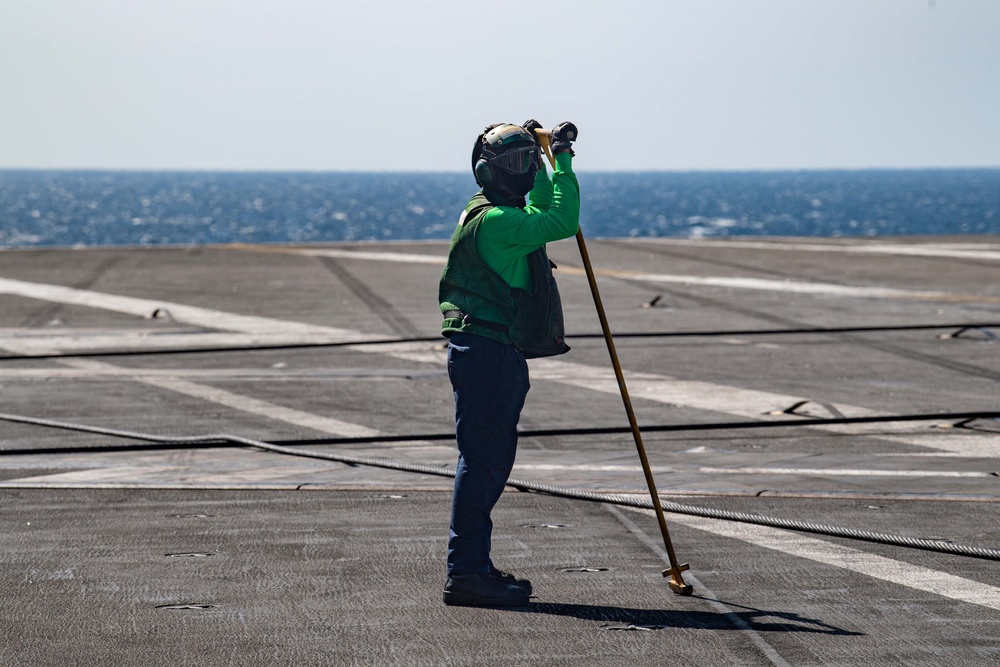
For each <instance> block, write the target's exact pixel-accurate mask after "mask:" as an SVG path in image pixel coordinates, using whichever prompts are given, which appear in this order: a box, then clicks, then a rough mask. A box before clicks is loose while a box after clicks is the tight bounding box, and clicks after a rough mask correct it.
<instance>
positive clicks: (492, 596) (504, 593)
mask: <svg viewBox="0 0 1000 667" xmlns="http://www.w3.org/2000/svg"><path fill="white" fill-rule="evenodd" d="M528 596H529V593H528V591H526V590H525V589H524V588H521V587H520V586H514V585H513V584H510V583H508V582H507V581H505V580H504V579H503V578H501V577H499V576H497V575H495V574H493V573H492V572H487V573H484V574H456V575H452V576H450V577H448V581H447V583H445V585H444V603H445V604H447V605H457V606H461V607H523V606H524V605H526V604H528Z"/></svg>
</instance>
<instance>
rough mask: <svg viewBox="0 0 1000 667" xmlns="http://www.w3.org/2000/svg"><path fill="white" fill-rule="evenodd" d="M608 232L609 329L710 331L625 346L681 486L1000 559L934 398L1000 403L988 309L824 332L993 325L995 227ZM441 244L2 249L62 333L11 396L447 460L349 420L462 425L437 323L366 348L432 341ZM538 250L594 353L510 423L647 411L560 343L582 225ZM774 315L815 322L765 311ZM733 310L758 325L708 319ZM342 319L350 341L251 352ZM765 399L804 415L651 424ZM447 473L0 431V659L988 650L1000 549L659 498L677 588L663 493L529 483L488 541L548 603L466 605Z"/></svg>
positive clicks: (294, 340)
mask: <svg viewBox="0 0 1000 667" xmlns="http://www.w3.org/2000/svg"><path fill="white" fill-rule="evenodd" d="M590 245H591V255H592V258H593V260H594V264H595V267H596V268H597V269H598V272H599V276H600V277H599V280H600V284H601V289H602V295H603V297H604V302H605V305H606V306H607V308H608V311H609V316H610V319H611V322H612V327H613V329H614V330H615V331H616V332H620V333H623V334H624V333H636V332H651V333H656V332H659V333H677V332H688V333H690V334H692V335H690V336H685V337H669V336H659V337H648V338H628V337H625V336H622V337H620V338H619V339H618V340H617V343H618V348H619V353H620V356H621V359H622V365H623V366H624V368H625V371H626V379H627V380H628V382H629V389H630V392H631V394H632V401H633V404H634V405H635V408H636V413H637V415H638V418H639V422H640V424H642V425H644V426H645V427H647V429H648V430H647V432H646V433H645V436H644V439H645V442H646V446H647V449H648V451H649V458H650V462H651V464H652V466H653V469H654V472H655V475H656V479H657V483H658V486H659V488H660V490H661V492H662V493H663V494H664V495H665V496H673V497H672V498H671V499H673V500H677V501H679V502H684V503H687V504H692V505H700V506H704V507H712V508H718V509H727V510H733V511H741V512H755V513H759V514H765V515H769V516H774V517H780V518H786V519H796V520H803V521H812V522H816V523H823V524H828V525H835V526H846V527H853V528H859V529H866V530H871V531H877V532H883V533H891V534H896V535H901V536H904V537H917V538H928V539H939V540H951V541H953V542H955V543H960V544H970V545H976V546H981V547H987V548H993V549H996V548H1000V529H998V528H997V526H998V521H997V519H998V517H997V502H996V501H997V499H998V498H1000V493H998V485H1000V481H998V480H1000V477H998V476H997V473H998V472H1000V427H998V425H997V422H996V421H994V420H992V419H978V420H975V421H972V422H970V423H968V424H964V425H958V427H956V425H957V421H958V420H955V419H947V418H946V415H947V413H960V412H980V411H991V410H996V409H997V406H998V404H997V401H996V399H997V397H998V396H1000V354H998V352H1000V342H998V341H997V339H996V335H1000V328H990V327H984V328H982V329H976V328H973V329H971V330H969V331H965V332H962V333H961V335H959V336H957V337H949V336H948V335H947V334H952V333H955V330H954V329H947V328H943V329H921V330H894V331H890V330H882V331H853V332H852V331H845V332H826V333H809V332H808V331H806V330H808V329H811V328H816V327H826V328H830V327H870V326H883V327H899V326H908V325H928V324H945V323H963V322H964V323H993V324H996V323H998V322H1000V281H997V280H996V278H995V276H996V270H997V267H998V266H1000V259H998V257H1000V255H997V253H998V251H1000V241H998V240H997V239H996V238H994V237H981V238H970V237H962V238H909V239H880V240H871V241H862V240H829V239H825V240H822V241H812V240H805V239H788V240H775V239H767V240H764V241H739V240H731V241H730V240H717V241H711V240H706V241H667V240H656V239H646V240H634V241H595V242H591V244H590ZM444 253H445V247H444V246H443V245H441V244H429V243H413V244H405V243H399V244H395V243H394V244H355V245H349V244H344V245H336V246H309V247H294V246H282V247H268V246H260V247H206V248H191V249H185V248H159V249H147V250H140V249H115V248H104V249H91V250H72V251H70V250H44V251H3V252H0V354H4V355H6V356H18V355H39V354H41V355H50V356H49V357H46V358H38V359H31V358H27V357H22V358H14V359H11V358H8V359H4V360H0V413H6V414H14V415H25V416H30V417H36V418H42V419H49V420H56V421H60V422H67V423H71V424H80V425H87V426H97V427H103V428H108V429H117V430H124V431H134V432H139V433H146V434H151V435H155V436H192V435H203V434H218V433H225V434H233V435H237V436H242V437H246V438H252V439H258V440H269V441H288V440H300V441H309V440H331V441H332V442H331V443H330V444H313V445H308V444H303V445H299V446H300V447H301V448H303V449H307V450H311V451H316V452H325V453H340V454H347V455H353V456H374V457H382V458H388V459H392V460H396V461H400V462H403V463H420V464H430V465H435V466H440V467H441V468H445V467H448V466H451V465H453V464H454V457H455V452H454V445H453V442H451V441H450V439H449V438H448V437H444V438H443V439H439V438H431V439H424V440H421V439H414V440H406V441H401V442H367V443H349V442H344V443H339V444H337V441H338V439H340V438H345V437H348V438H349V437H358V436H369V437H371V436H378V435H380V434H381V435H410V434H428V435H443V436H447V434H448V433H449V432H450V431H451V429H452V418H453V406H452V398H451V393H450V386H449V384H448V379H447V374H446V372H445V368H444V354H445V352H444V349H443V348H442V345H441V342H442V341H441V340H430V341H422V340H417V341H412V342H397V343H392V342H389V343H380V344H368V343H374V342H377V341H378V340H387V339H390V340H396V339H414V338H415V339H420V338H434V337H436V336H437V326H438V323H439V318H438V316H437V314H436V312H437V311H436V304H435V302H434V300H435V295H436V280H437V278H438V276H439V274H440V270H441V264H440V262H441V258H443V256H444ZM550 255H551V256H552V257H553V259H554V260H555V261H556V262H557V263H558V264H559V266H560V268H559V270H558V271H557V275H558V276H559V281H560V288H561V291H562V293H563V300H564V302H565V310H566V314H567V328H568V330H569V332H570V344H571V346H572V347H573V350H572V351H571V352H570V353H569V354H568V355H565V356H563V357H559V358H555V359H550V360H536V361H532V362H531V373H532V390H531V392H530V394H529V398H528V404H527V406H526V408H525V411H524V414H523V416H522V422H521V428H522V429H523V430H525V431H532V430H538V429H550V428H557V429H574V428H601V427H622V426H625V425H626V424H625V418H624V413H623V410H622V406H621V399H620V397H619V396H618V394H617V385H616V384H615V382H614V378H613V375H612V373H611V369H610V364H609V362H608V357H607V352H606V350H605V349H604V343H603V341H602V340H600V339H599V338H582V337H579V336H577V337H575V338H574V337H573V335H572V334H574V333H576V334H579V333H596V332H598V331H599V325H598V323H597V319H596V316H595V315H594V309H593V304H592V302H591V300H590V295H589V290H588V288H587V283H586V280H585V278H584V277H583V275H582V271H581V270H580V263H579V255H578V254H577V253H576V248H575V244H572V243H571V242H570V243H566V242H561V243H558V244H553V245H552V246H550ZM63 288H70V289H63ZM781 329H783V330H793V329H794V330H796V331H798V333H793V334H779V333H771V334H766V335H756V334H751V333H746V331H747V330H757V331H760V330H781ZM727 331H728V332H736V331H742V332H743V333H733V334H731V335H730V334H723V335H710V334H714V333H715V332H727ZM942 334H944V335H943V336H942ZM320 342H326V343H343V345H339V346H335V347H292V348H284V349H266V350H265V349H256V348H258V347H260V346H261V345H264V346H273V345H279V346H280V345H285V346H288V345H296V344H313V343H320ZM193 348H232V349H231V350H230V351H210V352H209V351H205V352H190V351H189V350H191V349H193ZM144 350H145V351H156V353H155V354H144V355H139V356H87V355H89V354H90V353H95V352H101V351H105V352H121V351H134V352H141V351H144ZM170 350H172V351H173V352H170ZM81 352H82V353H84V356H62V357H52V356H51V355H60V354H65V355H73V354H76V353H81ZM806 400H808V401H809V402H808V403H805V404H804V405H802V406H800V407H799V408H798V409H796V410H795V411H794V412H792V413H783V412H782V411H783V410H786V409H788V408H790V407H791V406H792V405H794V404H796V403H798V402H800V401H806ZM772 413H775V414H772ZM928 413H930V414H942V417H941V419H934V420H925V421H903V422H884V423H878V424H847V425H843V424H840V425H822V424H810V421H811V420H813V419H815V418H829V417H835V416H837V415H843V416H848V417H860V416H872V415H880V416H890V415H912V414H928ZM776 419H800V420H801V424H800V425H797V426H795V427H793V428H789V427H786V428H767V429H757V428H732V429H730V428H717V429H713V430H692V431H673V432H663V431H657V430H656V428H655V427H657V426H671V425H673V426H676V425H684V424H716V425H724V424H725V423H731V422H748V421H769V420H776ZM519 450H520V451H519V454H518V461H517V465H516V467H515V471H514V475H515V476H517V477H519V478H522V479H527V480H531V481H536V482H541V483H546V484H555V485H560V486H565V487H572V488H576V489H585V490H598V491H611V492H617V493H626V494H636V495H637V496H640V497H641V496H642V495H643V494H645V483H644V481H643V477H642V473H641V470H640V468H639V465H638V459H637V457H636V455H635V449H634V445H633V444H632V442H631V437H630V436H629V435H628V434H627V433H612V434H601V435H595V434H579V435H571V434H562V435H555V436H525V437H522V439H521V442H520V446H519ZM450 486H451V481H450V479H448V478H447V477H440V476H436V475H429V474H415V473H407V472H400V471H394V470H385V469H380V468H371V467H366V466H350V465H344V464H341V463H335V462H331V461H324V460H317V459H312V458H302V457H292V456H282V455H279V454H276V453H272V452H262V451H258V450H254V449H252V448H248V447H237V446H208V447H198V448H194V447H189V448H184V447H172V448H171V447H166V448H165V447H162V446H157V447H150V443H145V442H141V441H137V440H134V439H128V438H117V437H112V436H110V435H101V434H95V433H84V432H77V431H72V430H63V429H54V428H49V427H43V426H38V425H29V424H23V423H13V422H6V421H0V496H2V503H0V525H2V527H3V535H4V547H3V549H2V550H0V562H2V564H3V566H2V568H0V588H2V590H3V591H4V593H5V595H4V602H5V604H4V606H3V611H2V612H0V635H2V637H0V664H2V665H8V664H9V665H49V664H52V665H59V664H81V665H90V664H93V665H98V664H100V665H107V664H120V665H133V664H168V663H171V662H174V663H191V664H206V665H209V664H210V665H216V664H232V665H254V664H260V665H265V664H316V665H325V664H331V665H332V664H358V665H361V664H365V665H367V664H370V665H388V664H399V665H410V664H422V665H451V664H466V665H478V664H558V665H562V664H565V665H583V664H586V665H620V664H628V665H644V664H663V663H667V662H671V663H677V664H690V665H716V664H740V665H744V664H745V665H756V664H761V665H773V664H777V665H820V664H822V665H857V664H878V665H883V664H884V665H897V664H898V665H943V664H956V665H957V664H962V665H965V664H993V663H1000V649H998V648H997V647H996V642H995V640H994V638H995V637H996V636H997V634H998V630H1000V627H998V626H1000V564H998V563H997V562H995V561H990V560H982V559H972V558H966V557H960V556H955V555H948V554H941V553H932V552H926V551H917V550H913V549H906V548H902V547H895V546H887V545H881V544H874V543H870V542H860V541H856V540H848V539H844V538H833V537H828V536H822V535H814V534H812V535H811V534H804V533H798V532H793V531H789V530H783V529H776V528H766V527H761V526H754V525H750V524H740V523H734V522H727V521H719V520H713V519H703V518H698V517H693V516H687V515H673V514H671V515H668V522H669V523H670V525H671V531H672V535H673V537H674V544H675V547H676V549H677V552H678V555H679V556H680V558H681V560H682V561H683V562H690V564H691V570H690V573H689V574H690V577H691V581H692V583H694V586H695V594H694V596H693V597H690V598H682V597H679V596H676V595H673V594H672V593H671V592H670V590H669V588H668V587H667V586H666V584H665V580H664V579H663V578H662V577H661V576H660V570H662V569H663V568H664V567H665V562H664V556H663V554H662V543H661V542H660V537H659V532H658V528H657V525H656V522H655V519H654V518H653V517H652V516H651V515H650V514H649V513H648V512H643V511H637V510H633V509H628V508H624V507H615V506H611V505H602V504H598V503H588V502H582V501H575V500H569V499H565V498H558V497H552V496H544V495H539V494H534V493H521V492H516V491H510V492H508V493H506V494H505V495H504V497H503V498H502V499H501V502H500V504H499V506H498V509H497V512H496V516H495V520H496V525H497V528H496V532H495V540H494V556H495V559H496V561H497V563H498V565H500V566H501V567H505V568H508V569H510V570H513V571H515V572H517V573H518V574H521V575H524V576H528V577H530V578H531V579H532V581H533V583H534V584H535V591H536V596H535V598H534V599H533V602H532V605H531V606H529V607H527V608H524V609H518V610H476V609H462V608H449V607H445V606H444V605H443V604H442V603H441V587H442V584H443V583H444V552H445V548H446V537H447V517H448V511H449V500H450V495H449V489H450ZM581 570H582V571H581Z"/></svg>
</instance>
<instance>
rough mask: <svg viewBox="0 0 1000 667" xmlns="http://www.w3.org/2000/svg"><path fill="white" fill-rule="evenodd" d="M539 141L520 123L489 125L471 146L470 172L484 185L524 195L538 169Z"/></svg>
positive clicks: (515, 194) (506, 192) (501, 192)
mask: <svg viewBox="0 0 1000 667" xmlns="http://www.w3.org/2000/svg"><path fill="white" fill-rule="evenodd" d="M538 155H539V154H538V142H537V141H535V137H534V136H533V135H532V134H531V133H530V132H528V131H527V130H525V129H524V128H523V127H521V126H520V125H514V124H511V123H499V124H496V125H490V126H489V127H487V128H486V129H485V130H483V133H482V134H480V135H479V137H478V138H477V139H476V144H475V145H474V146H473V147H472V174H473V175H474V176H475V177H476V183H478V184H479V185H480V186H481V187H483V188H489V189H491V190H496V191H498V192H500V194H503V195H506V196H511V197H515V198H517V197H523V196H524V195H526V194H528V192H529V191H530V190H531V188H532V186H533V185H534V183H535V174H536V173H537V172H538Z"/></svg>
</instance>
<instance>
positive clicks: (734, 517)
mask: <svg viewBox="0 0 1000 667" xmlns="http://www.w3.org/2000/svg"><path fill="white" fill-rule="evenodd" d="M0 420H4V421H9V422H16V423H22V424H34V425H36V426H46V427H50V428H60V429H66V430H72V431H79V432H84V433H97V434H101V435H108V436H113V437H117V438H130V439H133V440H145V441H147V442H158V443H170V444H192V445H206V444H215V443H232V444H237V445H245V446H247V447H253V448H256V449H262V450H265V451H269V452H275V453H277V454H284V455H287V456H301V457H306V458H313V459H322V460H326V461H335V462H338V463H345V464H347V465H364V466H372V467H377V468H384V469H388V470H399V471H402V472H414V473H420V474H424V475H436V476H439V477H454V476H455V470H454V468H450V467H448V466H432V465H426V464H421V463H404V462H401V461H393V460H391V459H386V458H381V457H370V456H351V455H347V454H330V453H326V452H313V451H309V450H304V449H297V448H293V447H285V446H282V445H275V444H273V443H269V442H264V441H261V440H254V439H251V438H244V437H241V436H237V435H230V434H227V433H217V434H210V435H200V436H181V437H175V436H160V435H153V434H149V433H139V432H136V431H124V430H119V429H109V428H103V427H97V426H86V425H82V424H72V423H68V422H60V421H54V420H49V419H39V418H37V417H27V416H23V415H12V414H3V413H0ZM507 486H510V487H512V488H515V489H518V490H520V491H534V492H536V493H544V494H547V495H553V496H558V497H561V498H571V499H575V500H586V501H590V502H598V503H608V504H612V505H620V506H624V507H636V508H639V509H649V510H651V509H653V502H652V500H649V499H646V498H641V497H632V496H628V495H624V494H615V493H598V492H594V491H584V490H580V489H573V488H569V487H563V486H555V485H552V484H542V483H539V482H532V481H529V480H522V479H517V478H511V479H509V480H508V481H507ZM661 506H662V508H663V510H664V511H666V512H673V513H675V514H688V515H691V516H699V517H705V518H710V519H720V520H724V521H736V522H740V523H751V524H756V525H759V526H770V527H772V528H783V529H786V530H795V531H799V532H806V533H816V534H820V535H829V536H831V537H843V538H847V539H852V540H861V541H865V542H874V543H877V544H889V545H894V546H900V547H906V548H910V549H921V550H924V551H936V552H939V553H946V554H952V555H956V556H968V557H971V558H982V559H986V560H994V561H1000V550H996V549H987V548H984V547H977V546H969V545H964V544H955V543H953V542H949V541H946V540H928V539H924V538H917V537H906V536H902V535H892V534H888V533H876V532H872V531H867V530H858V529H856V528H843V527H840V526H828V525H825V524H819V523H813V522H810V521H798V520H794V519H782V518H778V517H770V516H766V515H762V514H752V513H748V512H733V511H731V510H720V509H714V508H710V507H698V506H694V505H682V504H679V503H674V502H670V501H661Z"/></svg>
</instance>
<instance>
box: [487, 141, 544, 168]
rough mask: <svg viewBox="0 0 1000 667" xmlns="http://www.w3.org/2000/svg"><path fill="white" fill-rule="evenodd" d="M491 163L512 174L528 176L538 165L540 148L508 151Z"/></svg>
mask: <svg viewBox="0 0 1000 667" xmlns="http://www.w3.org/2000/svg"><path fill="white" fill-rule="evenodd" d="M490 163H491V164H493V166H495V167H498V168H500V169H503V170H504V171H506V172H508V173H511V174H526V173H528V171H529V170H530V169H531V168H532V167H533V166H536V165H537V164H538V146H526V147H525V148H516V149H514V150H511V151H507V152H506V153H503V154H502V155H498V156H496V157H495V158H493V159H492V160H490Z"/></svg>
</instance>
